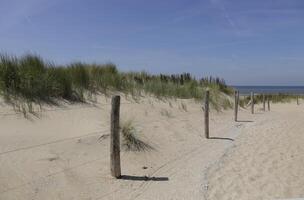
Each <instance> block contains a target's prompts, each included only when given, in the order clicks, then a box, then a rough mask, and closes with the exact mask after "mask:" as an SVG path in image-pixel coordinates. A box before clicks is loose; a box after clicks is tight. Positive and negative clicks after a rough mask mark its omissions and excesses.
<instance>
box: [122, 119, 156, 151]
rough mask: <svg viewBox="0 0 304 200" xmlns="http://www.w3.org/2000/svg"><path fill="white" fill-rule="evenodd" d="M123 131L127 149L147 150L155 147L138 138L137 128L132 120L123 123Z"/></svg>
mask: <svg viewBox="0 0 304 200" xmlns="http://www.w3.org/2000/svg"><path fill="white" fill-rule="evenodd" d="M121 133H122V134H121V135H122V138H123V146H124V147H125V149H126V150H127V151H147V150H151V149H153V147H152V146H150V145H149V144H147V143H145V142H143V141H142V140H140V139H139V138H138V136H137V130H136V128H135V126H134V125H133V123H132V121H130V120H129V121H126V122H124V123H123V124H122V125H121Z"/></svg>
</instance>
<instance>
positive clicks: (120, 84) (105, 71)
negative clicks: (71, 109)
mask: <svg viewBox="0 0 304 200" xmlns="http://www.w3.org/2000/svg"><path fill="white" fill-rule="evenodd" d="M206 88H210V89H211V90H212V94H213V95H211V98H213V97H214V98H213V100H212V101H211V103H212V104H213V105H214V107H216V108H219V107H221V106H219V105H221V104H225V105H228V104H230V103H229V102H228V100H227V99H226V98H225V96H224V95H222V94H226V95H231V94H232V93H233V90H232V88H230V87H228V86H227V85H226V84H225V81H224V80H222V79H219V78H213V77H208V78H202V79H200V80H197V79H195V78H194V77H192V76H191V75H190V74H189V73H184V74H178V75H164V74H160V75H151V74H148V73H146V72H127V73H125V72H119V71H118V70H117V68H116V66H115V65H114V64H112V63H107V64H86V63H80V62H79V63H72V64H68V65H65V66H63V65H55V64H53V63H51V62H46V61H45V60H43V59H42V58H41V57H39V56H36V55H25V56H22V57H15V56H9V55H5V54H2V55H0V93H1V94H2V95H3V96H4V97H5V99H6V100H8V101H13V102H14V101H23V102H28V103H32V102H34V103H40V102H54V100H56V99H65V100H68V101H85V100H86V97H87V96H90V95H92V94H96V93H102V94H106V95H107V94H109V92H111V91H120V92H122V93H125V94H127V95H132V96H133V97H136V98H138V97H140V96H142V94H150V95H154V96H155V97H157V98H168V97H169V98H172V97H173V98H194V99H197V100H200V99H202V98H203V96H204V91H205V89H206ZM219 101H224V103H223V102H220V103H219Z"/></svg>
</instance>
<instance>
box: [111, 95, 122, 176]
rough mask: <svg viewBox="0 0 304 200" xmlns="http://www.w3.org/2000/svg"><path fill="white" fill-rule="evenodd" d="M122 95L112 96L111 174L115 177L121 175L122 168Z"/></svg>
mask: <svg viewBox="0 0 304 200" xmlns="http://www.w3.org/2000/svg"><path fill="white" fill-rule="evenodd" d="M119 110H120V96H118V95H117V96H113V97H112V112H111V136H110V140H111V144H110V156H111V166H110V167H111V174H112V176H113V177H116V178H120V177H121V168H120V141H119V140H120V139H119V115H120V114H119V113H120V111H119Z"/></svg>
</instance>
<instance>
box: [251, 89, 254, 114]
mask: <svg viewBox="0 0 304 200" xmlns="http://www.w3.org/2000/svg"><path fill="white" fill-rule="evenodd" d="M251 113H252V114H254V93H253V92H251Z"/></svg>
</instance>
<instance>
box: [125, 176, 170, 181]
mask: <svg viewBox="0 0 304 200" xmlns="http://www.w3.org/2000/svg"><path fill="white" fill-rule="evenodd" d="M119 179H121V180H127V181H169V178H168V177H154V176H153V177H148V176H130V175H122V176H120V177H119Z"/></svg>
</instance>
